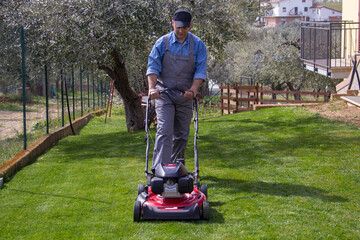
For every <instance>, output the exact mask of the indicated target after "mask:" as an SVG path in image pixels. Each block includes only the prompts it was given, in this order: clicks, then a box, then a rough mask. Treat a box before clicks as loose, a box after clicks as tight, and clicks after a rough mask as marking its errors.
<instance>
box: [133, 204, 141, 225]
mask: <svg viewBox="0 0 360 240" xmlns="http://www.w3.org/2000/svg"><path fill="white" fill-rule="evenodd" d="M140 218H141V202H140V201H135V203H134V222H140Z"/></svg>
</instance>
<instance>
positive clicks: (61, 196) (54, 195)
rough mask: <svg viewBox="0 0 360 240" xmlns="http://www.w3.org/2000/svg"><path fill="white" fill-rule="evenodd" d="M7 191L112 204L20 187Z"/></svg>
mask: <svg viewBox="0 0 360 240" xmlns="http://www.w3.org/2000/svg"><path fill="white" fill-rule="evenodd" d="M7 191H12V192H17V193H26V194H32V195H40V196H48V197H57V198H66V199H73V200H81V201H86V202H92V203H104V204H112V203H111V202H106V201H98V200H92V199H88V198H82V197H73V196H65V195H59V194H51V193H43V192H42V193H38V192H32V191H26V190H20V189H9V188H8V189H7Z"/></svg>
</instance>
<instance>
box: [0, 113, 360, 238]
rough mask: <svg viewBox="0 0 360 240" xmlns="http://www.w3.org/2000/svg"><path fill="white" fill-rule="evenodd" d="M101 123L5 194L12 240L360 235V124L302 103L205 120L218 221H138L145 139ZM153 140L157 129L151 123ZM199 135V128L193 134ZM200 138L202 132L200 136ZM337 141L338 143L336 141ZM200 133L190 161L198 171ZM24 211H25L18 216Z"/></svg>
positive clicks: (120, 122)
mask: <svg viewBox="0 0 360 240" xmlns="http://www.w3.org/2000/svg"><path fill="white" fill-rule="evenodd" d="M123 116H124V115H118V112H117V110H116V111H115V112H114V115H113V116H112V119H111V121H109V122H108V123H106V124H104V121H103V120H104V118H103V117H97V118H95V119H93V120H92V121H91V122H90V124H88V125H87V126H86V127H85V128H83V130H82V131H81V133H80V134H78V135H76V136H70V137H67V138H65V139H63V140H61V141H60V142H59V143H58V144H56V145H55V146H54V147H53V148H52V149H51V150H49V151H48V152H47V153H46V154H44V155H43V156H41V157H39V158H38V159H37V161H36V162H35V163H33V164H32V165H30V166H28V167H26V168H24V169H23V170H21V171H20V172H19V173H17V174H16V175H15V176H14V177H13V178H12V179H11V181H10V182H7V183H5V185H4V186H3V188H2V189H1V190H0V196H1V197H0V205H1V206H2V210H1V211H0V219H1V226H2V227H1V228H0V235H1V236H2V237H3V238H22V239H74V238H76V239H95V238H96V239H158V238H164V239H189V238H190V239H239V238H240V239H241V238H242V239H322V238H326V239H358V238H359V237H360V232H359V229H360V226H359V221H358V216H359V214H360V213H359V209H360V206H359V203H360V201H359V194H358V189H359V187H360V185H359V181H358V180H359V169H360V165H359V161H358V159H357V158H358V157H357V156H359V154H360V148H359V146H358V144H357V143H358V142H359V140H360V135H359V130H358V128H356V127H354V126H352V125H347V124H343V123H336V122H334V121H331V120H327V119H323V118H321V117H320V116H319V115H315V114H312V113H309V112H306V111H304V110H302V109H297V108H276V109H264V110H260V111H256V112H247V113H241V114H234V115H228V116H224V117H217V118H213V117H201V118H200V122H199V123H200V129H199V131H200V132H199V135H200V139H199V140H198V147H199V156H200V174H201V176H202V177H204V179H203V180H202V181H203V183H207V184H208V196H209V201H210V209H211V210H210V221H209V222H207V221H175V222H174V221H144V222H141V223H134V222H133V221H132V209H133V204H134V200H135V198H136V195H137V194H136V193H137V185H138V184H140V183H142V184H143V183H145V177H144V174H143V169H144V158H145V156H144V152H145V147H146V145H145V144H144V141H143V140H144V132H137V133H128V132H127V131H126V125H125V122H124V120H125V119H124V117H123ZM151 131H152V133H154V132H155V131H154V129H153V128H151ZM192 131H193V129H192ZM192 134H193V132H192V133H191V135H192ZM330 136H336V137H330ZM191 143H192V138H191V139H190V140H189V147H188V150H187V155H186V156H187V165H188V167H189V169H190V170H193V150H192V144H191ZM19 209H21V211H20V210H19Z"/></svg>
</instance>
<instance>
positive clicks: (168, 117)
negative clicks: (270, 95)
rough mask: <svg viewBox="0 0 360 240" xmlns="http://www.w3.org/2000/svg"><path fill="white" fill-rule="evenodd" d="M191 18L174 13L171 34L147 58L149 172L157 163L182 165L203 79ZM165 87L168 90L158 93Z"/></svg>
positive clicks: (201, 52)
mask: <svg viewBox="0 0 360 240" xmlns="http://www.w3.org/2000/svg"><path fill="white" fill-rule="evenodd" d="M191 18H192V16H191V14H190V12H189V11H187V10H185V9H179V10H177V11H176V12H175V13H174V15H173V19H172V21H171V24H172V27H173V29H174V31H172V32H170V33H168V34H166V35H164V36H162V37H161V38H159V39H158V40H157V41H156V43H155V45H154V47H153V49H152V51H151V53H150V55H149V62H148V69H147V73H146V75H147V78H148V84H149V96H150V98H151V99H156V100H155V110H156V114H157V133H156V138H155V146H154V154H153V169H154V168H155V166H156V165H157V164H159V163H172V162H175V161H183V162H184V157H185V149H186V145H187V141H188V138H189V129H190V123H191V118H192V114H193V110H192V103H193V101H192V100H193V99H194V98H195V96H196V93H197V91H198V88H199V87H200V85H201V84H202V82H203V81H205V80H206V58H207V53H206V47H205V44H204V43H203V42H202V41H201V40H200V39H199V38H198V37H197V36H195V35H194V34H192V33H190V32H189V31H190V29H191V27H192V21H191ZM166 88H167V89H171V90H168V91H166V92H164V93H162V94H160V90H164V89H166ZM177 89H178V90H177ZM179 90H181V91H183V93H182V92H180V91H179Z"/></svg>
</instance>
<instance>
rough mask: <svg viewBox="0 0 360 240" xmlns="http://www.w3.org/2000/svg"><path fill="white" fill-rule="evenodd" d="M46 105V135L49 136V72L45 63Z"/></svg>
mask: <svg viewBox="0 0 360 240" xmlns="http://www.w3.org/2000/svg"><path fill="white" fill-rule="evenodd" d="M44 70H45V103H46V134H49V93H48V88H49V87H48V72H47V64H46V62H45V69H44Z"/></svg>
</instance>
